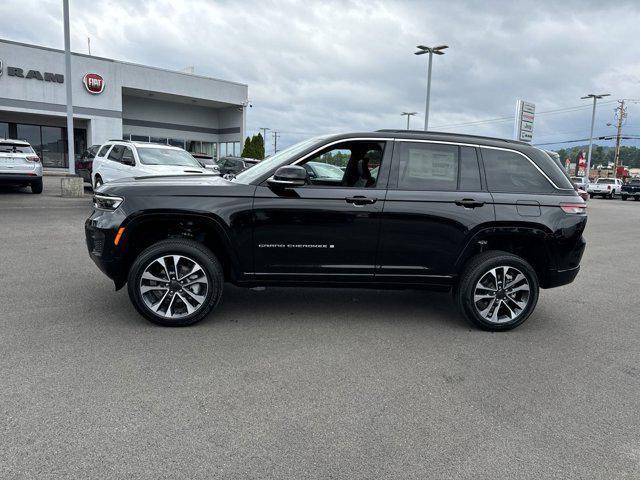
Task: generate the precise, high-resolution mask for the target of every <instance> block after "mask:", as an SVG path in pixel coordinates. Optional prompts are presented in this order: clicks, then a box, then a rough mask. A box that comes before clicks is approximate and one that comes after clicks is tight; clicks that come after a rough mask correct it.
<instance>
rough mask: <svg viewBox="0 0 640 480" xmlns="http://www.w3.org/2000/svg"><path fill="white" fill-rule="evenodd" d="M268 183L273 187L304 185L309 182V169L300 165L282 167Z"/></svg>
mask: <svg viewBox="0 0 640 480" xmlns="http://www.w3.org/2000/svg"><path fill="white" fill-rule="evenodd" d="M267 183H268V184H269V185H270V186H271V187H280V188H287V187H289V188H293V187H302V186H304V185H305V184H306V183H307V171H306V170H305V169H304V168H303V167H300V166H298V165H287V166H284V167H280V168H279V169H278V170H276V173H275V174H274V175H273V177H271V178H269V179H268V180H267Z"/></svg>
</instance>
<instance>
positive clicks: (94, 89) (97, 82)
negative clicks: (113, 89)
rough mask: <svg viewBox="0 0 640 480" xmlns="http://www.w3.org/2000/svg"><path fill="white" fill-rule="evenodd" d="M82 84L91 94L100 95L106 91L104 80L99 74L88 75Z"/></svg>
mask: <svg viewBox="0 0 640 480" xmlns="http://www.w3.org/2000/svg"><path fill="white" fill-rule="evenodd" d="M82 82H83V83H84V88H86V89H87V92H89V93H93V94H98V93H102V91H103V90H104V79H103V78H102V77H101V76H100V75H98V74H97V73H87V74H86V75H85V76H84V78H83V79H82Z"/></svg>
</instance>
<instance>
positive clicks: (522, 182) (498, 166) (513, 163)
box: [481, 147, 573, 194]
mask: <svg viewBox="0 0 640 480" xmlns="http://www.w3.org/2000/svg"><path fill="white" fill-rule="evenodd" d="M481 152H482V160H483V163H484V170H485V175H486V177H487V187H488V188H489V191H492V192H504V193H532V194H535V193H552V192H554V188H553V185H551V183H549V180H547V179H546V178H545V177H544V175H543V174H542V173H540V171H539V170H538V169H537V168H536V167H535V166H534V165H533V164H532V163H531V161H529V160H528V159H527V158H526V157H525V156H523V155H522V154H520V153H518V152H515V151H511V150H498V149H492V148H484V147H483V148H481ZM549 161H550V162H552V160H551V159H549ZM567 182H568V180H567ZM568 188H571V189H573V187H572V186H569V187H568Z"/></svg>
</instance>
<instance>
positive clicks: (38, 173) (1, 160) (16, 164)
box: [0, 139, 42, 193]
mask: <svg viewBox="0 0 640 480" xmlns="http://www.w3.org/2000/svg"><path fill="white" fill-rule="evenodd" d="M0 185H14V186H18V187H26V186H30V187H31V191H32V192H33V193H42V163H41V162H40V157H38V155H37V154H36V152H35V150H34V149H33V148H32V147H31V145H29V143H27V142H24V141H22V140H6V139H0Z"/></svg>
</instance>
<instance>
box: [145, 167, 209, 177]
mask: <svg viewBox="0 0 640 480" xmlns="http://www.w3.org/2000/svg"><path fill="white" fill-rule="evenodd" d="M137 170H138V171H139V172H140V173H141V174H142V175H139V176H143V175H145V174H146V175H191V174H198V173H207V172H206V170H205V169H204V168H202V167H184V166H180V165H140V167H138V168H137Z"/></svg>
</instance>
